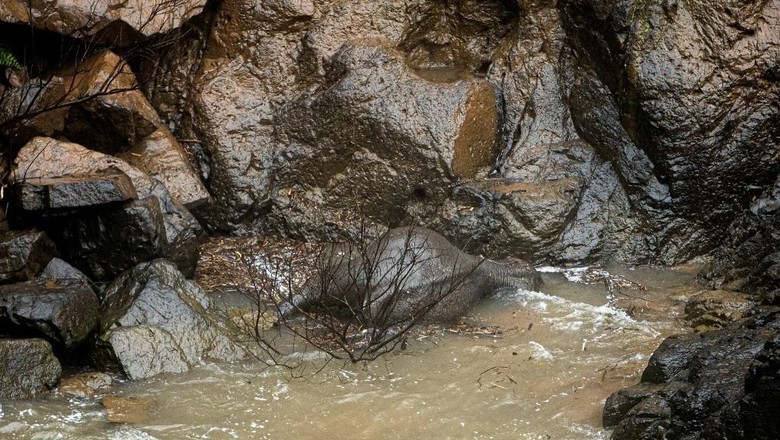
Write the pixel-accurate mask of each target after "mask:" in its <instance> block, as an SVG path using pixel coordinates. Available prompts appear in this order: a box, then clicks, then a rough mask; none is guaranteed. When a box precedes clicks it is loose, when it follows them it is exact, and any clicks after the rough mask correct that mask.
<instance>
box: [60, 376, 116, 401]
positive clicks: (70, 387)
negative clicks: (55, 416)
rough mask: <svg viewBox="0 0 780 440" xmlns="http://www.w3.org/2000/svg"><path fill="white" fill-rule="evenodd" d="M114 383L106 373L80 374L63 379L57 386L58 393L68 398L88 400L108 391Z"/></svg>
mask: <svg viewBox="0 0 780 440" xmlns="http://www.w3.org/2000/svg"><path fill="white" fill-rule="evenodd" d="M113 382H114V379H113V378H112V377H111V375H109V374H106V373H98V372H92V373H78V374H74V375H72V376H68V377H63V378H62V379H61V380H60V382H59V383H58V384H57V392H58V393H60V394H62V395H64V396H66V397H68V398H71V397H78V398H82V399H83V398H86V397H92V396H94V395H96V394H98V393H99V392H100V391H102V390H105V389H107V388H108V387H110V386H111V384H112V383H113Z"/></svg>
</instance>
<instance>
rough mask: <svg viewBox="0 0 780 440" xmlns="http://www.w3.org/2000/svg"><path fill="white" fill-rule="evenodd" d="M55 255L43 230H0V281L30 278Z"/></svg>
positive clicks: (50, 242)
mask: <svg viewBox="0 0 780 440" xmlns="http://www.w3.org/2000/svg"><path fill="white" fill-rule="evenodd" d="M56 255H57V248H56V247H55V245H54V243H53V242H52V241H51V240H50V239H49V237H48V236H47V235H46V233H45V232H42V231H35V230H27V231H18V230H17V231H12V230H5V231H3V230H0V283H8V282H14V281H26V280H29V279H32V278H34V277H35V276H36V275H38V273H39V272H40V271H41V269H43V268H44V267H45V266H46V265H47V264H48V263H49V260H51V259H52V257H54V256H56Z"/></svg>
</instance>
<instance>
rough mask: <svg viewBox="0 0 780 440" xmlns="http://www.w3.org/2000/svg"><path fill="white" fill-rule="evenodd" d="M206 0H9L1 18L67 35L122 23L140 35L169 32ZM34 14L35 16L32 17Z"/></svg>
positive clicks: (85, 34) (90, 33)
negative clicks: (32, 0)
mask: <svg viewBox="0 0 780 440" xmlns="http://www.w3.org/2000/svg"><path fill="white" fill-rule="evenodd" d="M205 4H206V0H178V1H175V2H171V1H163V0H154V1H150V2H149V1H147V2H137V1H136V2H126V1H125V2H117V1H110V2H107V1H105V0H76V1H62V0H44V1H39V2H32V3H31V2H28V1H25V0H8V1H4V2H2V3H0V20H2V21H6V22H10V23H23V24H28V23H31V22H32V23H33V24H34V26H35V27H37V28H40V29H46V30H50V31H54V32H58V33H61V34H64V35H72V36H75V37H81V38H87V37H91V36H95V35H96V34H97V33H98V32H100V31H102V30H104V29H105V28H106V27H107V26H109V25H111V24H118V23H122V24H124V26H125V27H126V28H127V29H129V30H132V31H134V32H137V33H138V34H141V35H145V36H148V35H152V34H155V33H160V32H166V31H168V30H171V29H173V28H175V27H177V26H179V25H181V24H182V23H183V22H184V21H185V20H187V19H188V18H189V17H192V16H193V15H195V14H198V13H199V12H200V11H201V10H202V9H203V6H204V5H205ZM31 15H32V18H31Z"/></svg>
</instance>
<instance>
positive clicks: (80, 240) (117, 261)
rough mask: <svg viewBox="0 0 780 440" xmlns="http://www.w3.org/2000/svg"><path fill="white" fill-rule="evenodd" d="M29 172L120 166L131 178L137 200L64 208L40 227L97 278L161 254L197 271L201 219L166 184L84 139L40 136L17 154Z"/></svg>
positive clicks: (46, 174) (33, 174)
mask: <svg viewBox="0 0 780 440" xmlns="http://www.w3.org/2000/svg"><path fill="white" fill-rule="evenodd" d="M15 165H16V169H17V170H18V173H20V174H21V173H24V174H25V175H26V176H27V178H50V177H58V176H73V175H76V176H79V175H92V174H95V173H105V172H111V171H112V170H113V172H116V170H119V171H121V172H122V173H124V174H126V175H127V176H128V177H129V178H130V180H131V181H132V184H133V187H134V189H135V191H136V193H137V195H138V199H137V200H131V201H128V202H124V203H123V204H120V205H118V206H114V205H106V206H104V207H98V208H95V209H89V210H75V211H68V212H63V213H60V216H58V217H57V218H49V219H43V220H40V219H38V220H36V219H32V220H30V219H28V221H38V222H40V227H41V228H43V229H44V230H46V231H48V232H49V233H51V234H52V237H54V238H53V239H54V241H55V242H56V243H58V244H59V247H60V248H61V249H63V253H64V255H65V254H66V257H67V258H66V259H67V260H68V261H70V262H71V263H72V264H74V265H76V266H77V267H78V268H79V269H80V270H82V271H84V272H85V273H87V274H88V275H89V276H90V277H91V278H93V279H95V280H102V281H109V280H111V279H113V277H115V276H116V275H118V274H119V273H120V272H122V271H124V270H126V269H129V268H131V267H133V266H134V265H136V264H138V263H140V262H143V261H149V260H152V259H155V258H158V257H167V258H168V259H170V260H172V261H174V262H176V263H177V264H178V265H179V267H180V268H181V270H182V271H183V272H184V273H186V274H187V275H190V276H191V275H192V274H193V273H194V269H195V264H196V262H197V246H198V240H199V235H200V234H201V233H202V232H201V231H202V230H201V227H200V225H199V223H198V222H197V220H195V218H194V217H193V216H192V214H190V212H189V211H188V210H187V209H186V208H184V207H183V206H182V205H181V204H179V203H178V202H177V201H175V200H173V198H172V197H171V195H170V193H169V192H168V190H167V188H166V187H165V186H164V185H163V184H162V183H160V182H159V181H157V180H156V179H153V178H151V177H149V176H148V175H147V174H145V173H143V172H142V171H140V170H139V169H137V168H135V167H133V166H131V165H129V164H128V163H127V162H125V161H123V160H121V159H118V158H116V157H113V156H109V155H106V154H103V153H100V152H97V151H91V150H88V149H86V148H84V147H82V146H81V145H78V144H73V143H68V142H60V141H57V140H55V139H51V138H45V137H36V138H34V139H32V140H31V141H30V142H28V143H27V145H25V147H24V148H23V149H22V150H21V151H19V154H18V155H17V157H16V162H15Z"/></svg>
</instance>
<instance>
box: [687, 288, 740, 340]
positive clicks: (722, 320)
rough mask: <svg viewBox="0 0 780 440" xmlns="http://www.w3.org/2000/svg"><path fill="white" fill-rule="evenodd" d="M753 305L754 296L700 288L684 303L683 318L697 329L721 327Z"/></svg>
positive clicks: (737, 318)
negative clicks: (700, 289) (699, 290)
mask: <svg viewBox="0 0 780 440" xmlns="http://www.w3.org/2000/svg"><path fill="white" fill-rule="evenodd" d="M754 305H755V298H751V297H750V296H749V295H746V294H740V293H736V292H730V291H727V290H702V291H701V292H699V293H697V294H695V295H694V296H692V297H691V298H690V299H689V300H688V302H687V303H686V305H685V319H686V320H688V321H690V325H691V327H693V328H695V329H697V331H708V330H715V329H718V328H723V327H725V326H726V325H728V324H729V323H731V322H734V321H737V320H739V319H741V318H742V317H743V316H744V315H745V313H746V312H747V311H748V310H750V309H751V308H752V307H753V306H754Z"/></svg>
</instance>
